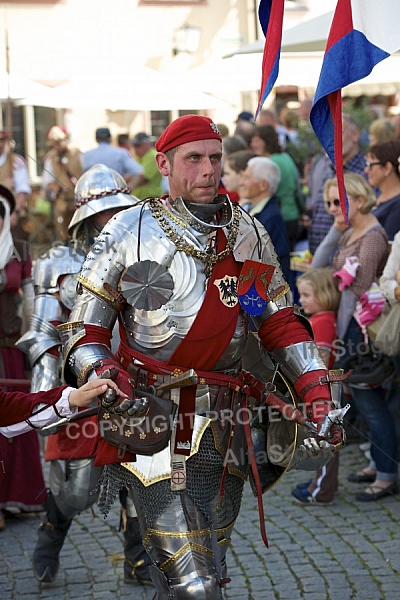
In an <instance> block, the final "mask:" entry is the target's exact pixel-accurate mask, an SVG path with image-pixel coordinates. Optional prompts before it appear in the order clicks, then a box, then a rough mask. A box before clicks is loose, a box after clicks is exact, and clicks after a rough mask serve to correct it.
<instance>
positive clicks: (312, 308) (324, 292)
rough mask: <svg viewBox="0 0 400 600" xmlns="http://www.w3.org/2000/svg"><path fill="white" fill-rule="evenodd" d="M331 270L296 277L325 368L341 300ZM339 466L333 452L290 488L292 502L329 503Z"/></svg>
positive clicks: (331, 353) (329, 359)
mask: <svg viewBox="0 0 400 600" xmlns="http://www.w3.org/2000/svg"><path fill="white" fill-rule="evenodd" d="M333 273H334V270H333V269H331V268H329V267H325V268H319V269H310V271H307V272H306V273H304V274H303V275H301V276H300V277H299V278H298V279H297V289H298V291H299V295H300V303H301V306H302V308H303V310H304V312H305V313H306V314H307V315H308V316H309V317H310V323H311V326H312V328H313V332H314V337H315V342H316V344H317V346H318V349H319V351H320V354H321V356H322V358H323V360H324V362H325V364H326V366H327V367H328V369H331V368H332V367H333V363H334V362H335V354H334V341H335V340H336V339H337V333H336V313H337V310H338V307H339V301H340V292H339V289H338V284H337V279H335V278H334V277H333ZM338 469H339V455H338V453H335V454H334V455H333V457H332V458H331V460H330V461H329V462H328V463H327V464H326V465H325V466H324V467H322V468H321V469H318V471H316V473H315V476H314V479H313V480H312V481H307V482H306V483H301V484H299V485H298V486H297V487H296V488H295V489H294V490H292V495H293V497H294V499H295V501H296V502H298V503H300V504H305V505H328V504H332V502H333V497H334V494H335V492H336V490H337V487H338Z"/></svg>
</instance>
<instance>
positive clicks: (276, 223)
mask: <svg viewBox="0 0 400 600" xmlns="http://www.w3.org/2000/svg"><path fill="white" fill-rule="evenodd" d="M253 216H254V218H255V219H257V220H258V221H260V223H261V224H262V225H264V227H265V229H266V230H267V231H268V233H269V235H270V237H271V240H272V243H273V245H274V247H275V250H276V253H277V255H278V257H279V260H280V263H281V267H282V271H283V274H284V276H285V279H286V281H287V282H288V283H289V284H290V281H291V277H290V246H289V238H288V234H287V230H286V225H285V222H284V220H283V218H282V214H281V210H280V208H279V204H278V200H277V198H276V196H272V197H271V198H270V200H269V201H268V202H267V204H266V205H265V206H264V208H263V209H262V211H261V212H259V213H257V214H255V215H253Z"/></svg>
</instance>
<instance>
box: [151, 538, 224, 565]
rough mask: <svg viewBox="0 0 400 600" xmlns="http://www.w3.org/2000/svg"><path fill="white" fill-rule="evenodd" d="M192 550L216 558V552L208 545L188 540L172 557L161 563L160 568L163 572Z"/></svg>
mask: <svg viewBox="0 0 400 600" xmlns="http://www.w3.org/2000/svg"><path fill="white" fill-rule="evenodd" d="M191 550H196V551H197V552H198V553H199V554H204V556H209V557H210V558H214V552H213V551H212V550H210V549H209V548H206V546H201V545H200V544H195V543H194V542H186V544H184V545H183V546H182V548H179V550H178V551H177V552H175V554H174V555H173V556H171V558H168V560H166V561H165V562H163V563H162V564H161V565H159V569H160V570H161V571H163V572H165V571H168V568H169V567H171V566H172V565H173V564H174V563H175V562H176V561H177V560H179V559H180V558H181V557H182V556H184V555H185V554H186V553H187V552H189V551H191Z"/></svg>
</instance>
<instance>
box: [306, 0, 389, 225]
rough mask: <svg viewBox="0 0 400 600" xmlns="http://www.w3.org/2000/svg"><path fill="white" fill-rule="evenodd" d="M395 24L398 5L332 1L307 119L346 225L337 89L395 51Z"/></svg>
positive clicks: (381, 1)
mask: <svg viewBox="0 0 400 600" xmlns="http://www.w3.org/2000/svg"><path fill="white" fill-rule="evenodd" d="M399 23H400V1H399V0H379V1H377V0H338V2H337V5H336V10H335V13H334V16H333V21H332V25H331V29H330V33H329V36H328V41H327V45H326V49H325V56H324V60H323V63H322V68H321V74H320V78H319V82H318V86H317V89H316V92H315V96H314V103H313V107H312V109H311V114H310V120H311V124H312V126H313V129H314V131H315V134H316V135H317V137H318V139H319V140H320V142H321V144H322V146H323V147H324V149H325V151H326V153H327V154H328V156H329V158H330V159H331V161H332V162H333V163H334V164H335V167H336V176H337V180H338V187H339V197H340V203H341V208H342V212H343V215H345V216H346V220H347V219H348V201H347V196H346V190H345V187H344V179H343V157H342V96H341V89H342V88H343V87H346V86H347V85H350V84H351V83H354V82H355V81H358V80H359V79H363V78H364V77H366V76H367V75H369V73H371V71H372V69H373V68H374V67H375V65H377V64H378V63H379V62H380V61H382V60H384V59H385V58H387V57H388V56H390V54H392V53H393V52H396V51H397V50H398V49H399V48H400V34H399Z"/></svg>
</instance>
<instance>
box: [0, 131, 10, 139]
mask: <svg viewBox="0 0 400 600" xmlns="http://www.w3.org/2000/svg"><path fill="white" fill-rule="evenodd" d="M9 139H10V136H9V134H8V133H7V131H0V140H9Z"/></svg>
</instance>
